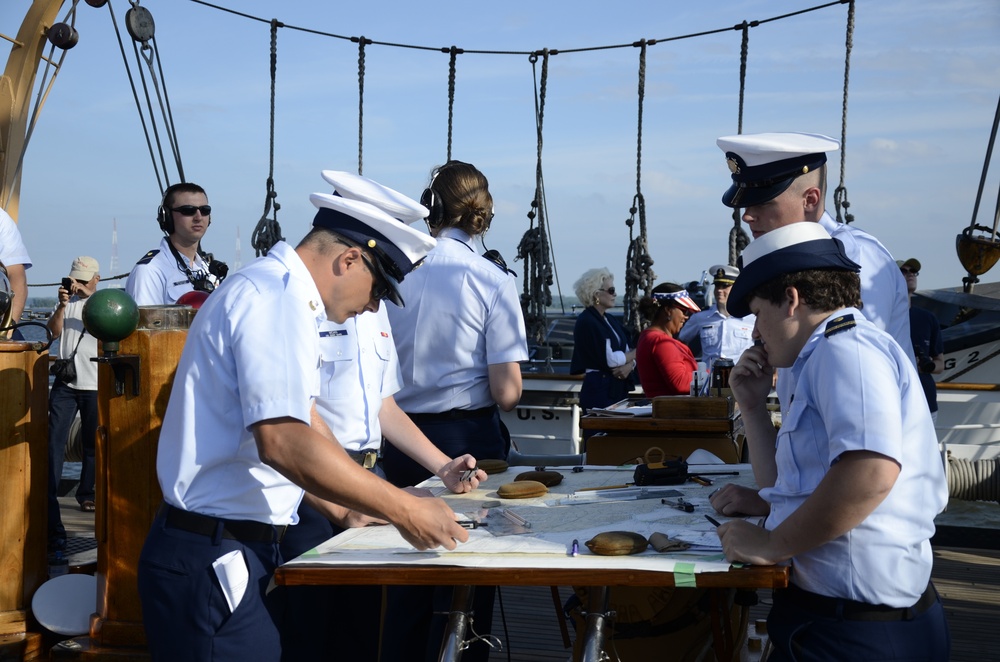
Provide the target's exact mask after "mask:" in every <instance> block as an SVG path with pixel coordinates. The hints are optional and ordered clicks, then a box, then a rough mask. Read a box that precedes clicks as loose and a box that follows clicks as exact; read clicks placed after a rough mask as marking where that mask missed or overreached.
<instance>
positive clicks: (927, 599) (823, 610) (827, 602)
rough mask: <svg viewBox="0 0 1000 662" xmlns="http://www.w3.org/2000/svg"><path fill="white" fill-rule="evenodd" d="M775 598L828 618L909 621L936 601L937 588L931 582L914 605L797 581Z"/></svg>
mask: <svg viewBox="0 0 1000 662" xmlns="http://www.w3.org/2000/svg"><path fill="white" fill-rule="evenodd" d="M774 601H775V603H776V604H777V603H779V602H781V601H787V602H788V603H789V604H791V605H793V606H795V607H797V608H799V609H805V610H806V611H811V612H812V613H814V614H818V615H820V616H825V617H826V618H842V619H844V620H846V621H909V620H913V619H914V618H916V617H917V616H919V615H920V614H922V613H924V612H925V611H927V610H928V609H929V608H930V607H931V605H933V604H934V603H935V602H937V592H936V591H935V590H934V585H933V584H931V583H928V584H927V588H926V589H924V592H923V595H921V596H920V598H918V599H917V601H916V602H915V603H914V604H913V606H912V607H889V606H887V605H870V604H868V603H866V602H858V601H856V600H847V599H844V598H832V597H830V596H827V595H820V594H819V593H813V592H812V591H807V590H805V589H802V588H799V587H798V586H796V585H795V584H789V585H788V588H785V589H779V590H776V591H775V592H774Z"/></svg>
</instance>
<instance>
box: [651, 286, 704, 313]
mask: <svg viewBox="0 0 1000 662" xmlns="http://www.w3.org/2000/svg"><path fill="white" fill-rule="evenodd" d="M653 300H654V301H661V302H662V301H664V300H670V301H673V302H674V303H676V304H677V305H678V306H680V307H682V308H687V309H688V310H690V311H691V312H693V313H697V312H700V311H701V308H699V307H698V304H696V303H695V302H694V299H692V298H691V295H690V294H688V291H687V290H681V291H679V292H654V293H653ZM661 305H662V304H661Z"/></svg>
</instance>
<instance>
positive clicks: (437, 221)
mask: <svg viewBox="0 0 1000 662" xmlns="http://www.w3.org/2000/svg"><path fill="white" fill-rule="evenodd" d="M444 168H445V166H441V167H440V168H438V169H437V170H436V171H434V176H433V177H431V183H430V184H428V185H427V188H425V189H424V192H423V193H421V194H420V204H422V205H423V206H424V207H427V211H429V212H430V214H428V215H427V219H426V220H427V227H428V229H430V230H435V229H437V228H438V227H440V226H441V224H442V223H444V203H442V202H441V198H440V196H438V194H437V193H435V192H434V180H435V179H437V176H438V175H440V174H441V171H442V170H444Z"/></svg>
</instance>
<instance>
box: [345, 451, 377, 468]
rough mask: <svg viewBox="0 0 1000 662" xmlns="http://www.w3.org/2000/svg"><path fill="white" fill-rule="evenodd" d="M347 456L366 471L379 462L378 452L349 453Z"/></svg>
mask: <svg viewBox="0 0 1000 662" xmlns="http://www.w3.org/2000/svg"><path fill="white" fill-rule="evenodd" d="M347 454H348V455H349V456H350V457H351V459H352V460H354V461H355V462H357V463H358V464H360V465H361V466H362V467H364V468H365V469H371V468H372V467H374V466H375V463H376V462H378V451H347Z"/></svg>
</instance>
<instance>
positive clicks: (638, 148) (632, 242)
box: [624, 39, 656, 339]
mask: <svg viewBox="0 0 1000 662" xmlns="http://www.w3.org/2000/svg"><path fill="white" fill-rule="evenodd" d="M651 43H656V42H655V41H652V42H647V41H646V40H645V39H641V40H639V41H637V42H636V43H635V44H634V45H635V46H637V47H638V48H639V103H638V118H637V121H636V125H637V129H636V139H635V196H633V198H632V206H631V207H630V208H629V217H628V220H626V221H625V225H627V226H628V237H629V242H628V252H627V253H626V255H625V320H624V326H625V329H626V330H627V331H629V332H631V334H632V338H633V339H634V338H638V337H639V333H640V332H642V327H643V324H642V320H641V319H639V318H640V317H641V316H640V315H639V289H640V288H642V291H643V293H645V294H649V292H650V290H652V289H653V282H654V281H655V280H656V274H655V273H653V258H652V257H650V255H649V239H648V237H647V235H646V199H645V198H644V197H643V196H642V108H643V102H644V101H645V98H646V46H647V45H649V44H651ZM636 212H638V213H639V236H638V237H634V236H633V230H634V227H635V215H636Z"/></svg>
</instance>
